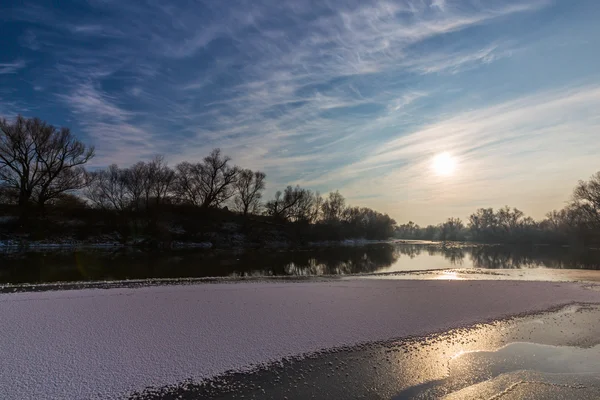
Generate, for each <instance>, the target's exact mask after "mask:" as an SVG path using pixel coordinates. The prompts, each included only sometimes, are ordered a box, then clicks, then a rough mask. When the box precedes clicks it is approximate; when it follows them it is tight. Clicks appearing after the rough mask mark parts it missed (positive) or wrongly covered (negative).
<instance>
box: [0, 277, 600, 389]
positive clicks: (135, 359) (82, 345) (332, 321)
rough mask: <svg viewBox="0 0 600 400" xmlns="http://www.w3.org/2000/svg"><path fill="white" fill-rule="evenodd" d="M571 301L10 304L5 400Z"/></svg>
mask: <svg viewBox="0 0 600 400" xmlns="http://www.w3.org/2000/svg"><path fill="white" fill-rule="evenodd" d="M570 302H600V292H598V291H593V290H587V289H584V288H583V287H582V286H581V285H579V284H575V283H560V284H557V283H547V282H507V281H499V282H493V281H435V282H434V281H399V280H377V281H374V280H352V281H335V282H309V283H236V284H199V285H186V286H154V287H144V288H138V289H105V290H102V289H87V290H71V291H55V292H38V293H16V294H2V295H0V388H1V391H2V398H3V399H47V398H53V399H84V398H86V399H87V398H115V397H122V396H124V395H126V394H127V393H130V392H131V391H133V390H141V389H144V388H145V387H146V386H161V385H166V384H173V383H176V382H178V381H180V380H183V379H186V378H194V379H200V378H203V377H210V376H213V375H215V374H219V373H222V372H224V371H226V370H230V369H234V368H244V367H247V366H249V365H251V364H256V363H261V362H266V361H270V360H276V359H279V358H282V357H285V356H292V355H298V354H302V353H306V352H312V351H317V350H321V349H326V348H331V347H336V346H341V345H351V344H357V343H362V342H368V341H377V340H386V339H392V338H400V337H405V336H409V335H422V334H427V333H431V332H434V331H439V330H445V329H449V328H452V327H458V326H464V325H469V324H473V323H476V322H480V321H484V320H489V319H492V318H499V317H503V316H508V315H511V314H517V313H521V312H530V311H538V310H544V309H547V308H550V307H553V306H558V305H562V304H566V303H570Z"/></svg>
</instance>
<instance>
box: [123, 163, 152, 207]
mask: <svg viewBox="0 0 600 400" xmlns="http://www.w3.org/2000/svg"><path fill="white" fill-rule="evenodd" d="M122 174H123V175H122V179H123V180H124V183H125V187H126V189H127V192H128V193H129V196H130V200H131V204H132V207H133V208H135V209H136V210H139V208H140V205H141V204H142V198H143V197H144V194H147V193H148V190H147V188H148V186H149V185H148V181H149V180H148V165H147V164H146V163H145V162H143V161H139V162H137V163H135V164H133V165H132V166H131V167H129V168H127V169H125V170H123V171H122ZM147 205H148V204H147V198H146V206H147Z"/></svg>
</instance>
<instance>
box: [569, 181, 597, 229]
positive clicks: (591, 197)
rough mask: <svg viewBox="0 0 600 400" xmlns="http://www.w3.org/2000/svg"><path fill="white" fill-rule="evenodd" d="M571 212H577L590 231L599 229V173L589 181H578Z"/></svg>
mask: <svg viewBox="0 0 600 400" xmlns="http://www.w3.org/2000/svg"><path fill="white" fill-rule="evenodd" d="M571 210H577V212H578V213H580V215H581V217H582V219H583V220H584V221H585V223H586V224H587V225H588V227H589V228H591V229H600V172H597V173H596V174H594V175H593V176H592V177H591V178H590V180H589V181H587V182H586V181H579V183H578V184H577V186H576V187H575V190H574V192H573V200H572V203H571Z"/></svg>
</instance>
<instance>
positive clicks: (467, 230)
mask: <svg viewBox="0 0 600 400" xmlns="http://www.w3.org/2000/svg"><path fill="white" fill-rule="evenodd" d="M395 235H396V237H398V238H405V239H424V240H472V241H476V242H484V243H515V244H516V243H545V244H553V243H556V244H579V245H587V244H593V243H596V244H599V243H600V172H598V173H596V174H594V175H593V176H592V177H590V179H589V180H587V181H580V182H579V183H578V184H577V186H576V187H575V189H574V190H573V194H572V197H571V201H570V202H569V203H568V204H567V205H566V207H565V208H563V209H562V210H554V211H551V212H549V213H547V214H546V218H545V219H543V220H541V221H535V220H534V219H533V218H531V217H528V216H526V215H525V214H524V213H523V212H522V211H521V210H519V209H517V208H510V207H508V206H506V207H503V208H500V209H498V210H494V209H493V208H480V209H478V210H477V211H475V212H474V213H473V214H471V215H470V216H469V219H468V222H467V224H466V226H465V225H464V224H462V221H460V220H457V219H454V218H450V219H449V220H448V221H446V222H445V223H443V224H439V225H437V226H433V225H430V226H428V227H426V228H421V227H420V226H419V225H416V224H415V223H414V222H412V221H411V222H409V223H407V224H403V225H400V226H398V227H397V229H396V233H395Z"/></svg>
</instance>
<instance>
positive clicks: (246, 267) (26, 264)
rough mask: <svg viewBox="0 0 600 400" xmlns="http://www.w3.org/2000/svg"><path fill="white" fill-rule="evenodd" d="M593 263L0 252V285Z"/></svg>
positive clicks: (418, 255) (428, 252)
mask: <svg viewBox="0 0 600 400" xmlns="http://www.w3.org/2000/svg"><path fill="white" fill-rule="evenodd" d="M457 267H460V268H473V267H475V268H485V269H499V268H509V269H516V268H531V267H548V268H565V269H595V270H598V269H600V251H598V250H591V249H583V250H574V249H569V248H561V247H558V248H556V247H535V248H509V247H502V246H442V245H439V244H433V245H417V244H376V245H369V246H364V247H329V248H313V249H304V250H279V251H278V250H263V251H257V250H254V251H214V250H213V251H211V250H187V251H177V252H142V251H138V250H133V249H123V250H119V251H105V250H89V249H88V250H81V251H56V250H54V251H46V252H28V253H3V254H0V283H25V282H29V283H38V282H57V281H81V280H112V279H144V278H186V277H216V276H233V277H241V276H312V275H348V274H364V273H374V272H393V271H416V270H430V269H449V268H457Z"/></svg>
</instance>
